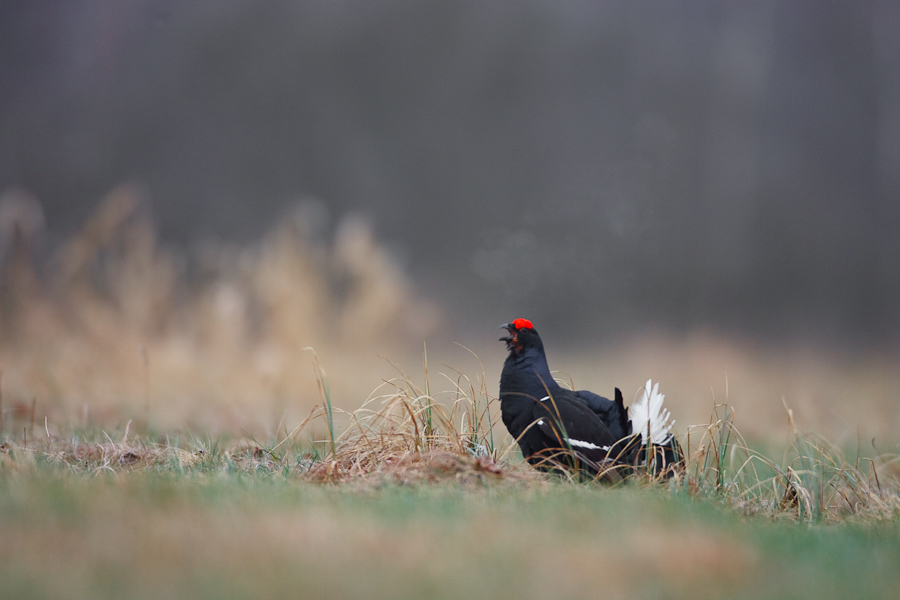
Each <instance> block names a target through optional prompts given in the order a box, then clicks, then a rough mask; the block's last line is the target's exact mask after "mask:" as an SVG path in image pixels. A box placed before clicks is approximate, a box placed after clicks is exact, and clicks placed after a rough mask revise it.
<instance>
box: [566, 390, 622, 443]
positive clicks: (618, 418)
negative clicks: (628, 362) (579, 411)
mask: <svg viewBox="0 0 900 600" xmlns="http://www.w3.org/2000/svg"><path fill="white" fill-rule="evenodd" d="M575 396H576V397H577V398H578V399H579V400H581V401H583V402H584V403H585V405H586V406H587V407H588V408H589V409H591V411H592V412H593V413H594V414H596V415H597V416H598V417H600V420H601V421H603V423H604V424H605V425H606V426H607V427H608V428H609V430H610V431H611V432H612V434H613V435H614V436H615V437H616V439H617V440H618V439H622V438H623V437H625V436H627V435H629V434H630V433H631V428H630V427H629V425H630V421H629V420H628V413H627V412H626V410H625V404H624V402H623V400H622V392H621V391H620V390H619V388H616V400H615V402H613V401H612V400H610V399H609V398H604V397H603V396H600V395H598V394H595V393H594V392H589V391H588V390H578V391H577V392H575Z"/></svg>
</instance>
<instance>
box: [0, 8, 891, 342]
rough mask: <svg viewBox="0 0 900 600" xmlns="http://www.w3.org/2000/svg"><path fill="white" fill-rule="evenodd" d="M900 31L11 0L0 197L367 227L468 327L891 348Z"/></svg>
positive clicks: (604, 16) (869, 12) (251, 231)
mask: <svg viewBox="0 0 900 600" xmlns="http://www.w3.org/2000/svg"><path fill="white" fill-rule="evenodd" d="M897 31H900V8H898V5H896V4H894V3H891V2H888V1H882V2H874V1H868V2H867V1H862V2H836V3H827V4H823V3H819V2H799V3H798V2H776V1H762V2H753V3H740V4H728V5H725V4H722V3H715V2H679V3H671V2H659V3H638V4H633V3H627V2H601V3H598V2H590V1H586V0H585V1H578V2H568V3H554V2H538V1H528V2H520V1H519V2H511V1H498V2H487V3H486V2H478V1H476V0H471V1H454V2H442V1H422V0H399V1H386V0H381V1H375V2H365V3H354V2H322V3H312V2H294V1H292V0H276V1H272V2H266V3H259V2H249V1H243V0H241V1H239V0H232V1H224V2H223V1H215V2H213V1H209V2H176V1H167V0H128V1H123V0H110V1H108V2H100V3H89V4H83V3H67V4H62V5H61V4H58V3H52V2H42V1H29V2H8V3H7V2H4V3H3V4H2V5H0V132H2V134H0V193H2V191H3V190H4V189H6V190H9V189H11V188H12V187H13V186H16V188H17V189H18V190H26V191H27V193H29V194H32V195H33V196H34V197H36V198H38V199H39V200H40V201H41V203H42V204H43V206H44V209H45V213H46V219H47V224H48V227H49V231H50V236H51V237H52V236H62V235H64V234H66V233H68V232H71V231H73V230H75V229H76V228H77V227H78V226H79V224H80V223H81V222H82V221H83V220H84V219H85V218H86V217H87V215H88V214H90V213H91V211H92V210H93V209H94V207H95V205H96V203H97V202H98V200H99V199H100V198H101V197H102V196H103V195H104V194H105V193H106V192H108V191H109V190H110V189H112V188H113V187H114V186H115V185H117V184H119V183H121V182H123V181H125V182H130V183H132V184H136V185H139V186H142V187H143V189H144V190H145V193H146V195H147V196H148V197H149V198H150V199H151V201H152V204H153V207H154V213H155V216H156V219H157V221H158V224H159V227H160V229H161V231H162V234H163V236H164V237H166V238H168V239H170V240H173V241H177V242H180V243H192V242H193V240H196V239H198V238H199V237H203V236H209V235H215V236H220V237H224V238H227V239H231V240H236V241H247V240H251V239H255V238H256V237H257V236H259V235H260V234H261V232H263V231H265V230H267V229H268V228H269V227H271V225H272V223H273V222H274V221H276V220H277V219H279V218H281V216H282V215H283V214H284V213H285V211H286V210H287V207H288V206H289V205H291V204H293V203H296V202H298V201H301V202H306V209H305V213H304V214H307V215H309V216H310V217H309V218H310V219H312V221H313V225H314V226H315V228H317V229H318V230H320V231H321V232H322V235H323V237H329V236H330V235H331V234H330V233H329V232H330V231H332V230H333V229H334V225H335V223H336V222H338V221H339V219H340V218H341V216H342V215H344V214H346V213H352V212H359V213H362V215H364V216H366V217H368V218H369V219H370V220H371V221H372V222H373V224H374V226H375V229H376V231H377V234H378V236H379V237H380V238H381V239H383V240H385V241H386V242H387V243H388V244H391V245H392V247H393V249H394V252H395V254H396V255H397V257H398V259H399V260H400V261H401V262H405V264H406V267H407V268H408V270H409V271H410V273H411V274H412V276H413V278H414V280H415V281H417V282H418V283H419V285H420V287H422V288H423V289H424V290H426V291H427V292H428V293H429V294H431V295H432V296H433V297H435V298H437V299H438V300H439V301H440V302H442V303H443V304H444V306H445V307H447V309H448V311H447V313H446V314H447V315H448V318H449V319H451V322H452V323H454V324H455V325H456V326H458V327H468V326H472V327H482V325H483V322H488V323H490V324H492V325H493V324H499V322H497V323H495V321H497V319H498V317H499V318H502V319H506V318H509V317H511V316H516V315H519V314H526V313H527V316H529V317H531V318H533V319H535V320H540V321H541V322H542V323H547V324H548V325H547V326H548V327H549V326H552V327H554V328H556V329H558V330H562V329H565V328H566V327H568V328H569V331H570V332H571V333H586V334H589V333H623V332H627V331H629V330H631V329H634V328H636V327H640V326H645V325H648V324H649V325H662V326H666V327H672V328H675V329H678V328H682V327H685V328H687V327H693V326H697V325H713V326H716V327H724V328H727V329H733V330H739V331H744V332H753V333H759V334H764V335H768V334H773V333H776V334H779V335H782V334H789V335H793V334H798V335H799V334H802V335H807V334H812V335H815V336H820V337H823V338H826V339H827V338H831V337H836V338H841V339H847V338H853V337H855V338H858V339H861V340H873V339H876V340H884V341H897V340H898V339H900V269H898V268H897V265H896V264H895V261H896V260H897V259H898V258H900V236H898V235H897V231H898V229H900V37H898V36H897V35H896V32H897ZM16 193H17V194H18V193H23V192H21V191H20V192H16ZM311 199H312V200H311ZM513 313H515V314H513Z"/></svg>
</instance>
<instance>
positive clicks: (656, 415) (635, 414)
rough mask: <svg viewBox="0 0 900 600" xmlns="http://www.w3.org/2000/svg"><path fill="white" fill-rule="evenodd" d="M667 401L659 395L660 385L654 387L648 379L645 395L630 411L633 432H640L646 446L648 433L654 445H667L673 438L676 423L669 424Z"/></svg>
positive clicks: (642, 441)
mask: <svg viewBox="0 0 900 600" xmlns="http://www.w3.org/2000/svg"><path fill="white" fill-rule="evenodd" d="M665 399H666V397H665V396H664V395H663V394H660V393H659V383H657V384H656V385H653V381H652V380H650V379H648V380H647V384H646V385H645V386H644V393H643V394H641V397H640V398H638V399H637V400H635V402H634V404H632V405H631V408H629V409H628V414H629V415H630V416H631V430H632V431H633V432H634V433H638V432H640V434H641V444H643V445H645V446H646V445H647V434H648V433H649V434H650V441H651V442H652V443H654V444H665V443H666V442H668V441H669V437H671V434H669V430H670V429H672V426H673V425H674V424H675V421H672V422H671V423H669V422H668V421H669V416H670V415H669V411H667V410H665V409H663V400H665Z"/></svg>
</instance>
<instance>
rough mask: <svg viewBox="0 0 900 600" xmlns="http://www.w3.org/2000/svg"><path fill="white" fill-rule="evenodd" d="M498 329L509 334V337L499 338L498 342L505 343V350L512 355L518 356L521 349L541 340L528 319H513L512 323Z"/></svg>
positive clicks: (537, 343) (534, 344)
mask: <svg viewBox="0 0 900 600" xmlns="http://www.w3.org/2000/svg"><path fill="white" fill-rule="evenodd" d="M500 329H505V330H507V331H508V332H509V335H508V336H504V337H502V338H500V341H501V342H506V349H507V350H509V351H510V353H512V354H519V353H520V352H522V350H523V349H525V348H530V347H534V346H536V345H540V343H541V338H540V337H539V336H538V333H537V331H535V329H534V326H533V325H532V324H531V321H529V320H528V319H514V320H513V321H512V323H507V324H506V325H501V326H500Z"/></svg>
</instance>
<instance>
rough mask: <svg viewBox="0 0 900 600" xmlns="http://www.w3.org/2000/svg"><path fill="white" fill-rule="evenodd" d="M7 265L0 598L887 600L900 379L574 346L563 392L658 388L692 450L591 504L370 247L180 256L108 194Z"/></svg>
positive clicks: (832, 368) (896, 573) (637, 347)
mask: <svg viewBox="0 0 900 600" xmlns="http://www.w3.org/2000/svg"><path fill="white" fill-rule="evenodd" d="M17 244H18V246H16V247H15V248H14V250H15V251H14V252H12V253H11V254H9V255H8V256H7V257H6V259H5V261H4V263H3V264H2V270H0V317H2V321H0V325H2V328H0V553H2V560H0V598H54V599H57V598H62V599H66V598H123V597H127V598H159V597H172V598H231V597H234V598H245V597H285V596H292V597H309V598H344V597H364V598H445V597H446V598H451V597H452V598H459V597H491V598H545V597H553V598H585V597H604V598H633V597H646V598H666V597H672V598H676V597H679V598H680V597H698V598H722V597H728V598H739V599H740V598H848V597H852V598H895V597H897V590H898V589H900V569H898V568H897V567H898V565H900V459H898V454H900V452H898V446H897V441H898V436H897V430H898V429H900V427H898V421H900V412H898V410H900V409H898V405H900V403H898V402H897V392H896V391H895V390H898V389H900V375H898V373H896V372H895V369H894V368H893V365H894V364H895V360H894V359H893V358H892V357H891V356H890V355H888V354H873V355H871V356H866V357H853V358H852V359H848V358H847V357H841V356H839V355H834V354H829V353H826V352H819V353H812V352H807V351H805V350H798V349H792V350H790V349H789V350H785V349H784V348H782V349H779V350H777V351H774V350H772V349H768V348H759V347H754V346H752V345H748V344H746V343H741V342H735V341H734V340H728V341H726V340H723V339H721V338H717V337H715V336H714V335H711V334H709V332H706V333H699V334H694V335H690V336H686V337H682V338H672V337H669V338H665V337H663V338H653V339H650V338H647V337H638V338H635V339H634V340H632V341H631V342H628V343H627V344H624V345H621V346H618V347H616V348H602V347H601V348H599V349H594V350H590V351H589V350H585V349H581V350H577V349H573V348H571V347H568V348H566V347H562V348H560V350H559V354H556V355H554V356H553V357H551V360H554V361H556V360H558V361H559V364H560V365H565V366H567V367H568V368H570V369H571V370H572V373H571V374H570V373H569V372H566V373H559V378H560V380H561V381H563V382H564V383H565V382H569V381H570V379H571V378H577V380H578V387H588V388H593V389H598V390H601V389H603V387H602V386H603V385H606V384H607V382H608V381H617V382H618V381H628V382H634V383H635V385H638V384H640V383H642V382H643V380H644V379H645V378H646V377H647V376H648V375H650V374H652V375H653V376H654V378H656V379H660V380H662V382H663V386H662V387H663V391H665V392H666V394H667V404H668V406H669V407H670V409H671V410H672V412H673V413H674V414H675V416H676V418H677V419H678V425H677V430H678V434H679V436H680V438H681V440H682V443H683V446H684V447H685V449H686V451H687V453H688V467H687V469H686V472H685V473H684V474H683V475H682V476H680V477H677V478H674V479H672V480H669V481H664V482H660V481H652V480H649V479H648V478H647V477H636V478H634V479H633V480H631V481H629V482H626V483H624V484H619V485H614V486H611V485H606V484H600V483H596V482H577V481H574V480H570V479H566V478H556V477H550V476H547V475H544V474H540V473H537V472H535V471H534V470H532V469H530V468H529V467H528V466H527V465H525V464H523V463H522V461H521V457H520V456H519V455H518V454H517V452H516V450H515V445H514V444H513V441H512V440H511V439H509V436H508V435H507V434H506V432H505V430H504V428H503V426H502V424H501V423H500V422H499V419H498V407H497V401H496V398H495V397H494V396H495V394H496V381H497V376H498V373H499V366H500V362H501V361H502V358H503V349H502V346H500V345H499V344H497V343H496V342H495V341H494V340H493V339H492V338H493V337H494V336H493V333H494V332H493V331H491V332H489V334H488V341H489V342H490V344H492V345H490V346H488V345H487V344H482V345H478V347H477V350H478V353H477V354H478V355H479V356H481V357H486V356H489V357H490V359H489V360H486V361H485V362H486V363H488V364H486V365H485V366H482V365H481V364H480V361H479V359H478V358H477V357H476V356H475V355H474V353H471V352H470V351H468V350H467V349H461V348H457V353H456V354H446V353H445V352H446V351H442V353H441V354H440V358H435V356H434V353H433V352H432V351H429V354H430V355H431V356H430V357H427V356H425V355H424V354H425V353H424V351H423V348H422V342H421V340H422V339H423V338H424V337H427V335H429V333H430V332H432V331H433V329H430V328H431V327H433V326H435V324H436V323H439V322H440V318H439V313H438V312H436V309H435V308H434V306H432V305H431V304H430V303H428V302H427V301H424V300H422V299H421V298H419V297H417V296H416V294H415V293H414V291H413V288H412V286H411V285H410V284H409V282H408V281H406V280H405V279H404V278H403V276H402V273H401V272H400V271H399V270H397V269H396V268H395V267H394V266H393V265H392V264H391V263H390V261H389V260H387V258H386V255H385V254H384V253H383V252H382V251H381V249H380V248H379V246H378V245H377V244H376V243H375V242H374V240H373V238H372V237H371V235H370V233H369V232H367V231H366V230H365V228H364V227H362V226H360V225H359V224H353V223H351V224H349V225H347V227H346V228H344V229H343V233H341V235H339V236H338V239H337V240H336V242H335V244H334V245H332V246H327V245H321V244H316V243H314V242H312V241H311V240H310V239H309V238H308V237H307V235H306V234H305V233H304V229H303V223H302V219H300V220H297V221H292V220H287V221H286V222H285V223H284V224H283V225H282V226H281V227H280V228H279V229H278V230H277V231H275V232H273V234H272V235H271V236H269V237H268V238H267V239H266V240H264V241H263V242H262V243H260V244H259V245H258V246H254V247H247V248H229V247H224V246H221V245H215V244H213V245H210V246H205V247H203V248H201V249H200V250H199V251H198V254H196V255H194V256H192V257H191V258H190V260H188V259H186V258H185V257H184V256H182V255H179V254H178V253H176V252H174V251H172V250H171V249H168V248H166V247H163V246H161V245H160V244H159V243H158V241H157V240H156V238H155V235H154V234H153V231H152V227H151V226H150V224H149V222H148V221H147V220H146V215H143V213H142V212H141V210H140V207H139V203H136V202H135V201H134V199H133V198H132V197H131V196H130V195H129V193H128V191H127V190H119V191H117V192H115V193H114V194H112V195H111V197H110V198H108V199H107V200H106V201H105V202H104V204H103V205H102V206H101V208H100V209H99V211H98V213H97V215H96V216H95V218H94V219H93V220H92V221H91V222H89V223H88V224H86V226H85V228H84V229H83V230H82V231H81V232H79V233H78V234H77V235H76V236H74V237H73V238H72V239H71V240H68V241H67V242H66V243H65V244H63V245H62V246H61V247H60V248H58V249H57V250H56V251H55V254H54V257H55V258H53V259H52V260H50V261H49V263H41V261H39V260H37V259H34V258H33V255H34V254H36V252H34V253H33V252H32V250H33V248H30V247H29V245H28V241H27V240H19V241H18V242H17ZM507 317H508V316H507ZM551 335H552V334H551ZM546 336H547V334H546V333H545V337H546ZM311 348H315V350H312V349H311ZM375 349H377V352H376V350H375ZM429 350H430V349H429ZM378 353H380V354H383V355H385V356H388V357H393V358H395V360H397V362H398V364H397V365H393V364H391V363H390V361H388V360H386V359H384V358H380V357H378V356H377V354H378ZM585 356H591V357H592V358H591V359H590V360H586V359H585V358H584V357H585ZM444 363H447V364H444ZM554 364H555V363H554ZM409 365H413V367H412V368H410V367H409ZM448 365H457V368H454V367H451V366H448ZM597 365H600V366H599V367H598V366H597ZM592 378H593V379H592ZM620 385H623V387H625V385H624V384H620ZM373 390H374V391H373ZM627 395H628V392H627V389H626V396H627ZM810 431H812V432H815V433H810ZM741 432H743V433H744V434H746V435H747V439H745V437H744V436H742V435H741ZM873 438H874V440H873Z"/></svg>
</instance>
